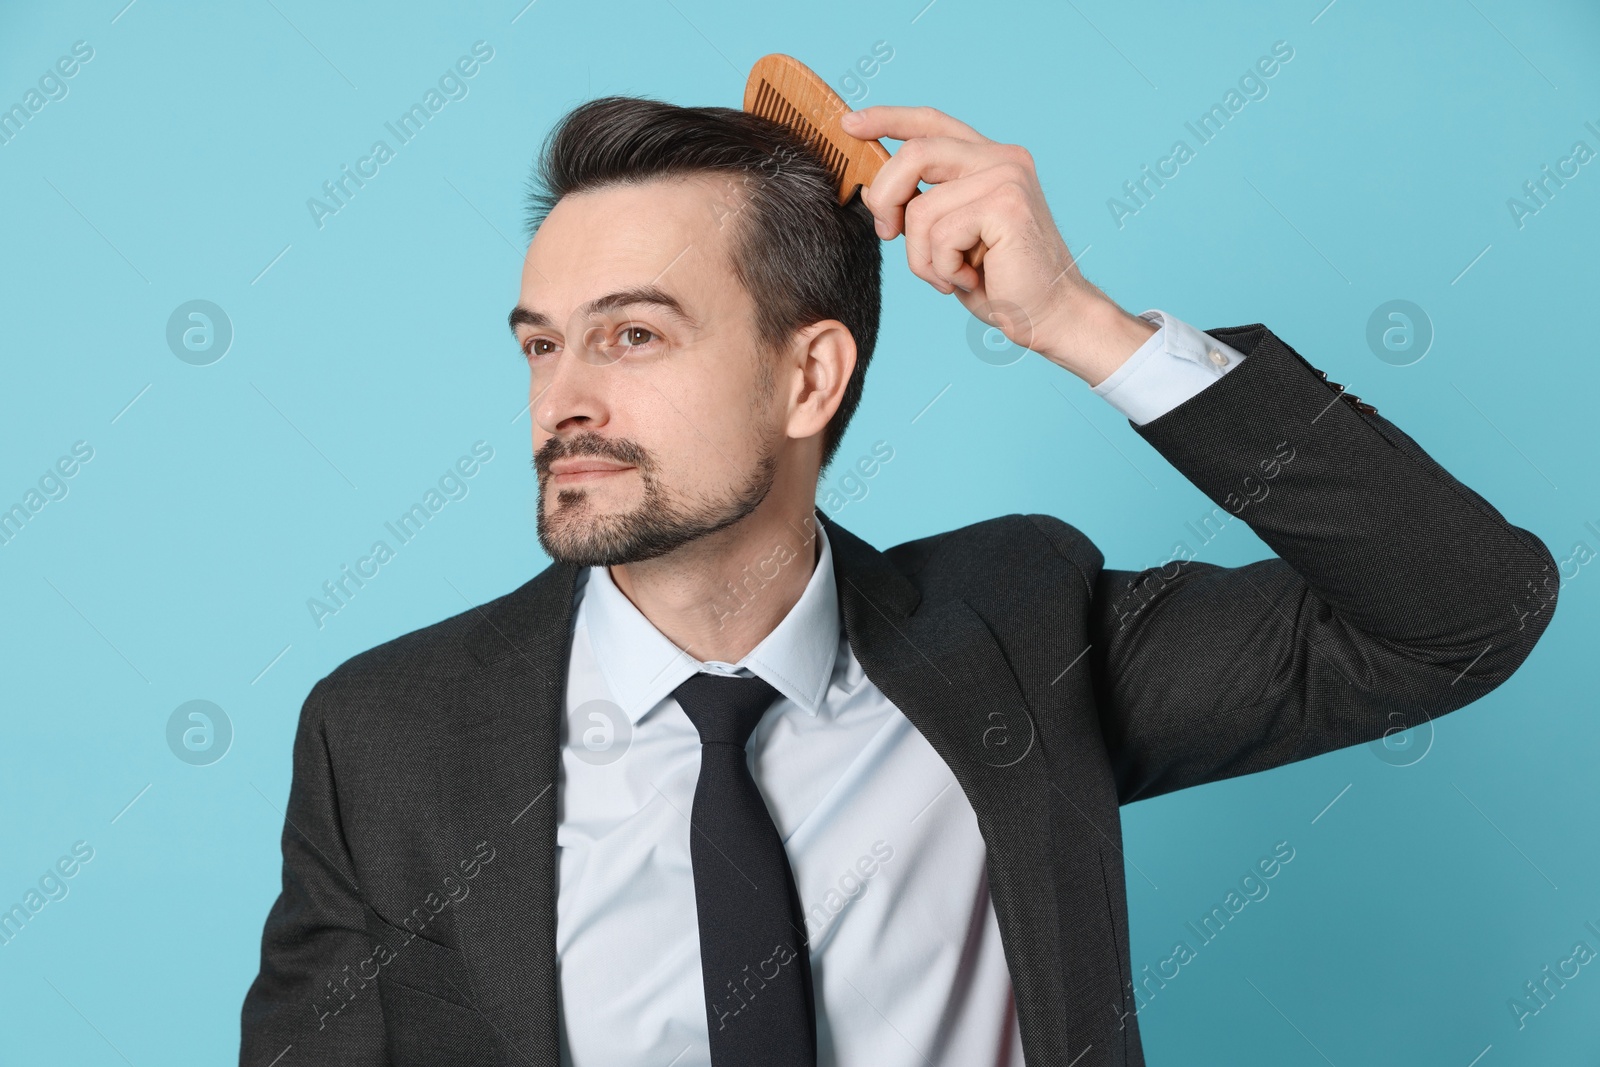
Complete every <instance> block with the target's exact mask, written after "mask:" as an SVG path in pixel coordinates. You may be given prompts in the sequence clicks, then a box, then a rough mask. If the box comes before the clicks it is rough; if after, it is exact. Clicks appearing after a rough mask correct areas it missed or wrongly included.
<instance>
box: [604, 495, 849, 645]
mask: <svg viewBox="0 0 1600 1067" xmlns="http://www.w3.org/2000/svg"><path fill="white" fill-rule="evenodd" d="M818 521H819V520H818V519H817V516H816V513H815V505H814V504H812V503H811V502H810V501H809V500H800V501H797V502H795V503H791V504H785V503H784V502H783V501H781V500H779V499H777V495H776V494H769V495H768V498H767V499H766V500H764V501H762V503H761V504H760V506H758V507H757V508H756V509H755V510H754V511H752V512H751V513H750V514H749V515H746V516H745V517H744V518H743V519H741V520H739V521H738V522H736V523H734V524H733V525H732V526H729V527H726V528H725V529H722V530H718V531H717V532H716V533H714V534H710V535H708V536H706V537H703V538H701V539H699V540H698V541H695V542H693V543H692V544H688V545H684V546H683V547H682V548H679V549H677V550H676V551H674V552H669V553H668V554H667V555H665V556H659V557H657V558H655V559H650V560H643V561H641V562H638V563H628V564H618V565H615V566H612V567H610V568H609V572H610V575H611V580H612V581H613V582H615V583H616V586H617V588H618V589H620V590H621V591H622V593H623V595H624V596H626V597H627V598H628V599H629V600H630V601H632V602H633V605H634V606H635V607H636V608H638V609H639V612H640V614H642V615H644V617H645V618H647V619H649V620H650V622H651V624H652V625H653V626H655V628H656V629H658V630H660V631H661V632H662V633H663V634H665V635H666V636H667V638H668V639H670V640H671V641H672V642H673V644H675V645H677V646H678V647H679V648H681V649H683V650H684V651H685V652H687V653H688V654H689V655H691V656H693V657H695V658H696V659H698V660H700V661H701V662H706V661H708V660H718V661H721V662H725V663H737V662H738V661H739V660H740V659H742V658H744V657H745V656H746V655H748V654H749V652H750V650H751V649H753V648H755V647H756V645H758V644H760V643H761V640H762V639H763V638H764V637H766V636H767V635H768V634H769V633H771V632H772V631H773V630H774V629H775V628H776V627H777V625H778V623H780V622H782V621H783V618H784V616H785V615H787V614H788V613H789V611H790V609H792V608H793V607H794V605H795V603H796V602H797V601H798V600H799V599H800V594H801V593H803V592H805V588H806V585H807V583H809V582H810V581H811V575H812V574H813V573H814V572H815V570H816V566H817V561H818V559H819V558H820V556H821V552H822V543H821V541H819V540H818V538H817V529H816V527H817V523H818Z"/></svg>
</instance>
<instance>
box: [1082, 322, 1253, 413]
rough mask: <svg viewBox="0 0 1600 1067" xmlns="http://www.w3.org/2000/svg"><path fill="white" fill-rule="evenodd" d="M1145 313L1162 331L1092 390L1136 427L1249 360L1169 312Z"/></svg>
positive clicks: (1165, 411) (1168, 409) (1147, 340)
mask: <svg viewBox="0 0 1600 1067" xmlns="http://www.w3.org/2000/svg"><path fill="white" fill-rule="evenodd" d="M1139 317H1140V318H1141V319H1144V320H1146V321H1147V322H1149V323H1151V324H1152V325H1154V326H1155V327H1156V332H1155V333H1153V334H1151V335H1150V336H1149V337H1148V338H1147V339H1146V340H1145V342H1144V344H1142V345H1140V346H1139V348H1138V349H1137V350H1136V351H1135V352H1134V353H1133V355H1131V356H1129V357H1128V360H1127V362H1125V363H1124V364H1123V365H1122V366H1120V367H1118V368H1117V369H1116V370H1115V371H1114V372H1113V373H1112V375H1111V377H1109V378H1107V379H1106V380H1105V381H1103V382H1101V383H1100V384H1099V385H1096V386H1094V387H1093V389H1092V390H1091V391H1092V392H1093V393H1094V394H1095V395H1096V396H1099V397H1100V398H1101V399H1103V400H1105V401H1106V402H1107V403H1109V404H1110V405H1111V406H1112V407H1114V408H1116V409H1117V410H1118V411H1120V412H1122V413H1123V414H1124V415H1126V416H1127V417H1128V419H1129V420H1131V421H1132V422H1133V423H1134V424H1135V425H1143V424H1144V423H1147V422H1150V421H1151V420H1152V419H1156V418H1158V417H1160V416H1162V415H1164V414H1166V413H1167V412H1169V411H1171V410H1172V409H1173V408H1175V407H1177V406H1178V405H1179V404H1181V403H1183V402H1184V401H1185V400H1188V399H1189V398H1190V397H1192V396H1194V395H1195V394H1196V393H1198V392H1200V390H1202V389H1204V388H1205V387H1206V386H1208V385H1210V384H1212V383H1213V382H1215V381H1216V380H1217V379H1218V378H1221V377H1222V376H1223V375H1224V374H1226V373H1228V372H1229V371H1230V370H1232V369H1233V368H1234V367H1237V366H1238V365H1239V364H1240V363H1241V362H1242V361H1243V360H1244V353H1242V352H1240V351H1238V350H1237V349H1235V348H1231V347H1229V346H1228V345H1225V344H1223V343H1222V342H1221V341H1219V340H1217V339H1216V338H1215V337H1212V336H1211V335H1210V334H1205V333H1201V332H1200V331H1199V330H1197V329H1195V328H1194V327H1193V326H1190V325H1189V324H1188V323H1186V322H1183V321H1182V320H1180V319H1177V318H1174V317H1173V316H1171V315H1168V314H1167V313H1166V312H1164V311H1160V310H1158V309H1155V308H1152V309H1150V310H1149V311H1144V312H1141V313H1140V315H1139Z"/></svg>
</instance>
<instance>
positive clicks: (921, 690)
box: [819, 512, 1068, 1063]
mask: <svg viewBox="0 0 1600 1067" xmlns="http://www.w3.org/2000/svg"><path fill="white" fill-rule="evenodd" d="M819 514H820V512H819ZM824 519H825V521H826V523H827V529H828V543H829V545H830V546H831V547H832V549H833V554H834V556H833V558H834V568H835V576H836V581H837V584H838V586H839V600H840V605H841V608H842V610H843V615H844V628H845V632H846V634H847V635H848V637H849V641H850V647H851V650H852V651H854V652H855V654H856V659H857V660H858V661H859V662H860V663H861V668H862V670H863V671H864V672H865V673H866V675H867V677H868V678H870V679H871V680H872V682H873V684H874V685H876V686H877V687H878V689H879V690H881V691H882V692H883V694H884V695H885V696H887V697H888V698H889V699H890V700H891V701H892V702H893V703H894V705H895V707H897V708H899V709H900V711H901V712H902V713H903V714H904V715H905V716H906V718H907V719H909V720H911V723H912V725H914V726H915V727H916V728H917V730H918V731H919V732H920V733H921V734H922V735H923V737H925V738H927V740H928V743H929V744H930V745H931V746H932V747H933V749H934V751H935V752H937V753H938V754H939V756H940V757H941V758H942V759H943V760H944V761H945V763H947V764H949V766H950V769H951V771H952V773H953V774H954V775H955V778H956V781H957V782H958V783H959V784H960V786H961V788H962V791H963V792H965V793H966V796H967V800H968V801H969V802H970V803H971V805H972V810H973V813H974V814H975V815H976V816H977V820H978V829H979V831H980V832H981V833H982V834H983V839H984V844H985V846H986V847H987V850H988V872H989V893H990V898H991V900H992V902H993V904H994V909H995V918H996V920H997V922H998V924H999V927H1000V940H1001V943H1002V945H1003V946H1004V948H1005V954H1006V964H1007V967H1008V969H1009V970H1010V972H1011V978H1012V984H1013V990H1014V993H1015V996H1016V1003H1017V1015H1018V1021H1019V1024H1020V1026H1021V1030H1022V1037H1023V1051H1024V1055H1025V1056H1026V1058H1027V1060H1028V1062H1029V1063H1057V1062H1060V1063H1065V1062H1067V1059H1068V1057H1066V1056H1065V1055H1064V1052H1065V1045H1064V1031H1063V1027H1062V1021H1061V1018H1060V1005H1062V1004H1065V1003H1066V1002H1067V995H1066V990H1065V987H1064V984H1063V982H1062V980H1061V966H1060V964H1061V960H1060V955H1059V953H1060V945H1061V937H1060V934H1059V926H1058V915H1057V906H1056V896H1055V892H1054V884H1055V882H1054V879H1053V877H1052V874H1051V868H1050V857H1051V853H1052V852H1053V849H1054V845H1053V842H1052V839H1051V827H1050V819H1049V810H1050V798H1049V796H1048V792H1049V782H1048V778H1047V776H1046V770H1045V759H1044V753H1043V751H1041V750H1040V747H1039V731H1038V728H1037V724H1036V723H1035V722H1034V720H1033V717H1032V716H1031V715H1030V714H1029V712H1028V708H1027V705H1026V703H1025V702H1024V700H1023V698H1022V693H1021V690H1020V689H1019V688H1018V686H1017V682H1016V678H1015V676H1014V675H1013V674H1012V673H1011V669H1010V667H1009V666H1008V665H1007V663H1006V660H1005V655H1004V653H1003V652H1002V651H1001V648H1000V645H999V643H998V642H997V641H996V640H995V638H994V634H993V633H992V632H991V631H990V629H989V627H988V625H987V624H986V623H985V622H984V621H983V619H982V618H981V617H980V616H979V615H978V613H977V612H976V611H975V610H973V608H972V607H971V605H969V604H968V603H967V602H966V601H965V600H963V599H961V598H960V597H959V596H956V595H954V594H950V595H945V596H941V597H938V598H932V597H923V596H921V594H920V593H919V592H918V591H917V588H916V587H915V586H914V585H912V584H911V582H910V581H909V580H907V579H906V578H905V576H904V575H902V574H901V573H900V572H899V571H898V570H896V569H895V568H894V565H893V564H892V563H891V562H890V561H889V559H888V557H887V556H885V555H884V554H883V553H881V552H879V551H878V550H877V549H875V548H873V547H872V546H871V545H869V544H867V543H866V542H864V541H862V540H861V539H860V538H858V537H856V536H855V535H853V534H851V533H850V532H849V531H848V530H846V529H844V528H843V527H841V526H839V525H837V524H836V523H834V522H832V521H831V520H826V518H825V517H824Z"/></svg>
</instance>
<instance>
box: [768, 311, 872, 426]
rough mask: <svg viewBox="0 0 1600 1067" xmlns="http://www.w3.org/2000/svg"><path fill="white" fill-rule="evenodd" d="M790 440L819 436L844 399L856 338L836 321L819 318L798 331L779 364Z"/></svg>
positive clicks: (854, 358)
mask: <svg viewBox="0 0 1600 1067" xmlns="http://www.w3.org/2000/svg"><path fill="white" fill-rule="evenodd" d="M780 366H781V369H782V375H781V378H780V381H781V383H782V384H783V386H784V387H785V388H786V395H787V398H788V405H789V421H788V425H787V427H786V430H787V432H788V434H789V436H790V437H793V438H806V437H813V436H817V435H820V434H821V433H822V432H823V430H825V429H826V428H827V425H828V422H829V420H831V419H832V418H833V416H834V413H835V412H836V411H838V410H839V405H840V403H842V402H843V400H844V390H845V386H847V385H849V384H850V375H851V374H852V373H854V371H855V369H856V339H855V337H854V336H853V335H852V334H851V333H850V330H849V328H848V327H846V326H845V324H844V323H842V322H840V321H839V320H838V319H823V320H821V321H819V322H814V323H812V324H811V325H809V326H807V327H805V328H804V329H802V330H800V331H798V332H797V333H796V334H795V336H794V339H793V340H792V341H791V342H790V345H789V349H788V351H787V354H786V355H785V357H784V359H783V360H782V361H781V364H780Z"/></svg>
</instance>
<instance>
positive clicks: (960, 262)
mask: <svg viewBox="0 0 1600 1067" xmlns="http://www.w3.org/2000/svg"><path fill="white" fill-rule="evenodd" d="M1003 180H1004V179H1003V176H1002V177H1000V178H998V179H997V178H996V176H995V175H994V173H993V172H988V171H985V172H980V173H978V174H974V175H971V176H969V177H966V178H959V179H957V180H955V181H951V182H946V183H944V184H943V185H939V186H937V187H935V188H933V189H929V190H928V191H927V192H925V193H922V194H920V195H918V196H917V198H916V199H914V200H913V201H911V203H910V204H909V205H908V206H907V208H906V265H907V266H908V267H910V269H911V273H913V274H915V275H916V276H917V277H919V278H922V279H923V280H924V281H926V282H927V283H928V284H929V285H932V286H933V287H934V288H935V289H938V290H939V291H940V292H943V293H948V292H950V290H951V288H952V286H953V285H954V284H955V283H959V284H960V285H961V286H963V287H965V288H966V289H968V290H971V289H974V288H976V287H977V285H978V283H979V281H980V280H981V279H980V275H979V273H978V271H977V270H976V269H975V268H973V267H972V265H971V264H969V263H967V261H966V256H965V253H966V251H967V249H969V248H972V247H973V246H974V245H976V244H977V243H978V241H979V240H980V239H981V238H982V237H983V233H982V224H981V221H980V220H981V215H982V211H981V209H980V205H981V204H982V203H984V202H986V201H989V200H990V199H991V198H992V196H993V193H994V189H995V187H996V186H997V185H999V184H1001V183H1002V182H1003ZM991 243H993V242H992V241H991Z"/></svg>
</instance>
